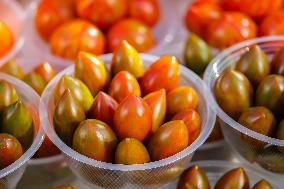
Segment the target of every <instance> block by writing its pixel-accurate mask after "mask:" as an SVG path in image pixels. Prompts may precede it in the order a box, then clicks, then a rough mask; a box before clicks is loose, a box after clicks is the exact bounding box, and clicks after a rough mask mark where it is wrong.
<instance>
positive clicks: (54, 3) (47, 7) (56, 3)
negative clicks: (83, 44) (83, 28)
mask: <svg viewBox="0 0 284 189" xmlns="http://www.w3.org/2000/svg"><path fill="white" fill-rule="evenodd" d="M74 16H75V10H74V3H73V0H41V1H40V3H39V5H38V7H37V9H36V13H35V26H36V29H37V31H38V33H39V34H40V36H41V37H42V38H43V39H45V40H47V41H48V40H49V38H50V36H51V35H52V32H53V31H54V30H55V29H56V28H57V27H59V26H60V25H61V24H63V23H65V22H66V21H68V20H70V19H72V18H74Z"/></svg>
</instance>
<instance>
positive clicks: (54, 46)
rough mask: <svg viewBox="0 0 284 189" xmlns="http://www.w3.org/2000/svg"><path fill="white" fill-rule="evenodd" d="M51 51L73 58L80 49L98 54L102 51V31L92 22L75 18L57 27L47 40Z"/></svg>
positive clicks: (103, 40) (103, 47)
mask: <svg viewBox="0 0 284 189" xmlns="http://www.w3.org/2000/svg"><path fill="white" fill-rule="evenodd" d="M49 44H50V48H51V51H52V53H54V54H55V55H58V56H61V57H64V58H68V59H75V58H76V57H77V54H78V53H79V52H80V51H85V52H89V53H93V54H95V55H100V54H103V53H104V49H105V39H104V35H103V33H102V32H101V31H100V30H99V29H98V28H97V27H96V26H95V25H93V24H91V23H89V22H87V21H84V20H80V19H76V20H72V21H69V22H67V23H65V24H63V25H61V26H60V27H59V28H57V29H56V30H55V31H54V32H53V34H52V36H51V38H50V41H49Z"/></svg>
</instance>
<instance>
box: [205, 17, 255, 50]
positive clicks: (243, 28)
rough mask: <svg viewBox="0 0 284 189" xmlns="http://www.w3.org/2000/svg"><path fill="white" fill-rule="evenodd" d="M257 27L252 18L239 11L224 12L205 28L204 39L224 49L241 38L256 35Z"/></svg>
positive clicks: (249, 37)
mask: <svg viewBox="0 0 284 189" xmlns="http://www.w3.org/2000/svg"><path fill="white" fill-rule="evenodd" d="M256 34H257V27H256V24H255V23H254V21H253V20H252V19H250V18H249V17H248V16H246V15H245V14H242V13H240V12H226V13H224V14H223V15H222V17H221V18H220V19H218V20H215V21H213V22H212V23H211V24H210V25H209V26H208V28H207V36H206V41H207V42H208V43H209V44H210V45H212V46H213V47H216V48H219V49H224V48H226V47H229V46H231V45H233V44H235V43H238V42H240V41H243V40H247V39H251V38H254V37H256Z"/></svg>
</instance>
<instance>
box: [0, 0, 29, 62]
mask: <svg viewBox="0 0 284 189" xmlns="http://www.w3.org/2000/svg"><path fill="white" fill-rule="evenodd" d="M25 18H26V14H25V11H24V10H23V8H22V7H21V5H20V4H19V3H18V2H17V1H15V0H1V1H0V20H1V21H3V22H4V23H5V24H7V25H8V27H9V28H10V29H11V31H12V33H13V35H14V38H15V44H14V46H13V48H12V49H11V50H10V51H9V52H8V53H7V54H6V55H4V56H3V57H2V58H0V66H1V65H3V64H4V63H5V62H7V60H9V59H10V58H11V57H13V56H15V55H16V54H17V53H18V52H19V50H20V49H21V47H22V46H23V44H24V41H25V37H24V26H25Z"/></svg>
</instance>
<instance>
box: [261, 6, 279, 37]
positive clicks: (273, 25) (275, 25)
mask: <svg viewBox="0 0 284 189" xmlns="http://www.w3.org/2000/svg"><path fill="white" fill-rule="evenodd" d="M283 18H284V11H283V10H280V11H276V12H272V13H271V14H270V15H268V16H267V17H266V18H264V19H263V21H262V22H261V24H260V26H259V35H260V36H265V35H283V34H284V19H283Z"/></svg>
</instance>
